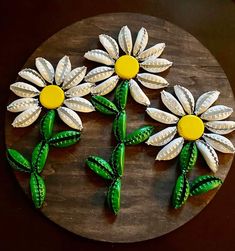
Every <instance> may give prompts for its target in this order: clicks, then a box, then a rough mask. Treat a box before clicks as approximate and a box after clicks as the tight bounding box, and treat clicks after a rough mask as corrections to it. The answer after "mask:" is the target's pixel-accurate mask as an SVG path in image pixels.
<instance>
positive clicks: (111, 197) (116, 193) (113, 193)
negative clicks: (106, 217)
mask: <svg viewBox="0 0 235 251" xmlns="http://www.w3.org/2000/svg"><path fill="white" fill-rule="evenodd" d="M120 201H121V179H120V178H117V179H116V180H115V181H113V183H112V184H111V186H110V187H109V190H108V193H107V202H108V206H109V208H110V209H111V210H112V211H113V213H114V214H115V215H117V214H118V212H119V210H120Z"/></svg>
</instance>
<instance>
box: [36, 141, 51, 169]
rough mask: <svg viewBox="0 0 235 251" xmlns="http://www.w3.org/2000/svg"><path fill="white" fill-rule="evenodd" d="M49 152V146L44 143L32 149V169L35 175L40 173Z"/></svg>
mask: <svg viewBox="0 0 235 251" xmlns="http://www.w3.org/2000/svg"><path fill="white" fill-rule="evenodd" d="M48 152H49V144H48V143H46V142H45V141H41V142H40V143H39V144H37V146H36V147H35V148H34V150H33V153H32V167H33V170H36V172H37V173H41V172H42V170H43V168H44V166H45V164H46V160H47V156H48Z"/></svg>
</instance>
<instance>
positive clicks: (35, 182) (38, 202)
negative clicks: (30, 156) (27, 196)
mask: <svg viewBox="0 0 235 251" xmlns="http://www.w3.org/2000/svg"><path fill="white" fill-rule="evenodd" d="M29 185H30V190H31V196H32V200H33V203H34V205H35V207H36V208H41V207H42V205H43V202H44V200H45V197H46V186H45V183H44V180H43V178H42V177H40V176H39V175H38V174H37V173H36V172H33V173H32V174H31V176H30V181H29Z"/></svg>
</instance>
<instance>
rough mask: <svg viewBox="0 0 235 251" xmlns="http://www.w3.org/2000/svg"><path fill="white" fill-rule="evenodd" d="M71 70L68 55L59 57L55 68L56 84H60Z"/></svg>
mask: <svg viewBox="0 0 235 251" xmlns="http://www.w3.org/2000/svg"><path fill="white" fill-rule="evenodd" d="M70 71H71V62H70V59H69V57H68V56H64V57H63V58H61V59H60V61H59V62H58V64H57V66H56V70H55V82H56V84H57V85H61V84H62V83H63V82H64V79H65V78H66V76H67V75H68V74H69V73H70Z"/></svg>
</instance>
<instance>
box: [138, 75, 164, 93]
mask: <svg viewBox="0 0 235 251" xmlns="http://www.w3.org/2000/svg"><path fill="white" fill-rule="evenodd" d="M137 79H138V80H139V81H140V83H141V84H142V85H143V86H145V87H147V88H149V89H160V88H164V87H167V86H168V85H169V83H168V82H167V81H166V80H165V79H164V78H162V77H160V76H157V75H154V74H151V73H139V74H137Z"/></svg>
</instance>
